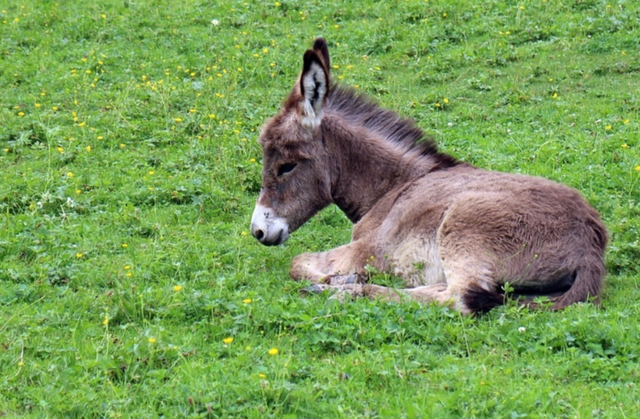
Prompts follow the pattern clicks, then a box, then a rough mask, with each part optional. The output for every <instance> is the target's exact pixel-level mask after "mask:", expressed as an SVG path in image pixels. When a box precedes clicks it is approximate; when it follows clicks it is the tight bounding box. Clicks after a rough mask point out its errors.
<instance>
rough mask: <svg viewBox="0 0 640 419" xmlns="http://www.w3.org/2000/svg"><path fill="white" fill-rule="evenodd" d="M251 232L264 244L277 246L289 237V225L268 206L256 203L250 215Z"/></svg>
mask: <svg viewBox="0 0 640 419" xmlns="http://www.w3.org/2000/svg"><path fill="white" fill-rule="evenodd" d="M251 234H252V235H253V237H255V238H256V240H258V241H259V242H260V243H262V244H264V245H265V246H277V245H279V244H282V243H284V242H286V241H287V239H288V238H289V225H288V224H287V222H286V221H285V220H284V219H283V218H280V217H276V216H274V215H273V212H272V210H271V209H270V208H266V207H263V206H262V205H256V209H255V210H254V211H253V217H251Z"/></svg>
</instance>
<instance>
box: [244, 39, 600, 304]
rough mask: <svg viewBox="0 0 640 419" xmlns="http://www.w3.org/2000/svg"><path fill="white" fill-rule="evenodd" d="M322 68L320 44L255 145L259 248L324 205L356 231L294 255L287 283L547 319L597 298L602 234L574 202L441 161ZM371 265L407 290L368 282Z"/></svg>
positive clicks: (546, 185)
mask: <svg viewBox="0 0 640 419" xmlns="http://www.w3.org/2000/svg"><path fill="white" fill-rule="evenodd" d="M330 67H331V66H330V59H329V50H328V47H327V43H326V42H325V40H324V39H322V38H318V39H316V41H315V42H314V44H313V48H312V49H310V50H307V51H306V52H305V53H304V56H303V65H302V73H301V75H300V78H299V79H298V81H297V83H296V84H295V85H294V87H293V89H292V90H291V93H290V94H289V96H288V97H287V98H286V100H285V101H284V103H283V105H282V108H281V110H280V112H279V113H278V114H277V115H276V116H275V117H274V118H272V119H270V120H268V121H267V122H266V124H265V125H264V127H263V129H262V132H261V134H260V137H259V140H258V141H259V143H260V145H261V146H262V151H263V165H264V166H263V170H262V188H261V191H260V195H259V196H258V200H257V203H256V206H255V210H254V212H253V216H252V219H251V233H252V234H253V236H254V237H255V238H256V239H257V240H259V241H260V242H261V243H262V244H264V245H267V246H272V245H279V244H281V243H284V242H285V241H286V240H287V239H288V238H289V235H290V234H291V233H292V232H293V231H295V230H296V229H297V228H299V227H300V226H302V225H303V224H304V223H305V222H306V221H307V220H309V219H310V218H311V217H312V216H313V215H314V214H316V213H317V212H318V211H320V210H321V209H323V208H325V207H326V206H328V205H329V204H331V203H334V204H336V205H337V206H338V207H339V208H340V209H341V210H342V211H343V212H344V213H345V214H346V216H347V217H348V218H349V220H351V221H352V222H353V223H354V227H353V232H352V241H351V243H349V244H347V245H344V246H340V247H338V248H335V249H333V250H329V251H326V252H320V253H304V254H301V255H298V256H296V257H295V258H294V259H293V261H292V264H291V271H290V276H291V277H292V278H293V279H295V280H308V281H311V283H313V284H315V285H312V286H311V287H310V289H311V290H312V291H314V290H315V291H317V290H325V289H330V290H332V291H334V292H338V293H339V295H342V296H344V295H345V294H349V295H352V296H367V297H370V298H382V299H385V300H393V301H400V300H401V299H403V298H410V299H415V300H418V301H421V302H437V303H440V304H443V305H448V306H450V307H453V308H455V309H457V310H459V311H461V312H462V313H478V312H480V313H482V312H486V311H488V310H490V309H492V308H494V307H496V306H498V305H501V304H504V302H505V298H506V297H510V298H517V299H518V300H519V301H520V302H521V303H522V304H536V303H535V299H536V298H537V297H547V298H548V299H549V300H551V303H550V306H551V308H552V309H562V308H564V307H566V306H568V305H569V304H572V303H576V302H581V301H587V300H594V301H595V302H599V296H600V292H601V290H602V286H603V277H604V274H605V267H604V262H603V257H604V251H605V247H606V245H607V231H606V229H605V227H604V225H603V223H602V222H601V221H600V218H599V215H598V213H597V212H596V211H595V210H594V209H593V208H592V207H590V206H589V204H588V203H587V202H586V201H585V200H584V198H582V196H581V195H580V194H579V192H577V191H576V190H574V189H571V188H569V187H567V186H564V185H560V184H558V183H555V182H552V181H550V180H546V179H542V178H537V177H531V176H523V175H514V174H508V173H498V172H491V171H486V170H482V169H479V168H476V167H474V166H472V165H470V164H467V163H463V162H460V161H458V160H456V159H455V158H453V157H451V156H449V155H446V154H444V153H441V152H440V151H438V148H437V146H436V144H435V143H434V142H433V141H431V140H430V139H428V138H426V136H425V134H424V132H423V131H422V130H421V129H419V128H418V127H416V126H415V125H414V123H413V122H412V121H410V120H408V119H404V118H402V117H400V116H398V115H397V114H396V113H394V112H392V111H389V110H385V109H383V108H381V107H380V106H379V105H378V104H377V103H375V102H374V101H373V100H371V99H369V98H367V97H365V96H364V95H362V94H360V93H358V92H357V91H355V90H354V89H351V88H348V87H344V86H341V85H338V84H335V83H332V81H331V78H330V71H329V69H330ZM367 266H370V267H373V268H375V269H376V270H378V271H380V272H387V273H389V274H392V275H395V276H398V277H400V278H401V279H402V280H403V281H404V282H405V284H406V286H407V288H406V289H403V290H396V289H393V288H387V287H382V286H378V285H374V284H366V278H367V275H366V273H367V269H366V268H367ZM507 284H508V285H507Z"/></svg>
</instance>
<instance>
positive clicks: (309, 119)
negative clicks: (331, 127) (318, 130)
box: [300, 44, 329, 128]
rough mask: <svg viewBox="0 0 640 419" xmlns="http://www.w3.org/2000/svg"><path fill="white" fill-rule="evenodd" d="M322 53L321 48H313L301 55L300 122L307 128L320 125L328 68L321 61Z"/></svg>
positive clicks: (327, 83)
mask: <svg viewBox="0 0 640 419" xmlns="http://www.w3.org/2000/svg"><path fill="white" fill-rule="evenodd" d="M314 47H315V45H314ZM325 49H326V44H325ZM322 55H323V52H322V50H316V49H315V48H314V49H313V50H307V52H305V53H304V57H303V66H302V75H301V76H300V93H301V94H302V101H303V103H302V121H301V122H302V125H304V126H306V127H309V128H315V127H318V126H319V125H320V122H321V121H322V108H323V106H324V101H325V99H326V97H327V93H328V92H329V69H328V68H327V67H326V65H325V63H324V62H323V60H324V57H322ZM327 56H328V50H327ZM321 57H322V58H321Z"/></svg>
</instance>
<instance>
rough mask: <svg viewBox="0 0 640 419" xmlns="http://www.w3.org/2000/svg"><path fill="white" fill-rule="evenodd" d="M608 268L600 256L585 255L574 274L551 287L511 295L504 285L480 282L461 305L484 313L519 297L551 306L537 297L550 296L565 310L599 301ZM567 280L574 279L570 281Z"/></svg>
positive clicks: (554, 306) (520, 300)
mask: <svg viewBox="0 0 640 419" xmlns="http://www.w3.org/2000/svg"><path fill="white" fill-rule="evenodd" d="M604 273H605V268H604V263H603V261H602V257H601V256H600V255H594V256H593V257H590V258H588V257H587V258H585V260H584V263H583V264H581V265H580V266H579V267H578V268H577V269H576V271H575V273H574V274H571V275H567V276H565V277H563V278H562V279H560V280H559V283H557V284H552V286H551V287H550V288H549V289H546V290H538V291H537V292H531V290H521V289H520V290H518V289H516V290H515V292H513V293H512V294H506V293H505V292H504V290H503V289H502V288H496V289H495V290H487V289H486V288H484V287H482V286H480V285H478V284H471V285H470V286H469V287H468V288H467V290H466V291H465V293H464V294H463V295H462V299H461V300H462V301H461V302H462V304H463V306H464V307H465V309H466V310H467V311H468V312H469V313H475V314H482V313H486V312H488V311H490V310H491V309H493V308H495V307H497V306H500V305H503V304H505V303H506V302H507V300H516V301H517V303H518V304H520V305H525V306H528V307H530V308H541V307H548V306H546V305H542V306H541V305H539V304H538V303H537V302H536V301H535V298H536V297H548V298H550V300H551V302H552V305H551V307H550V308H551V309H552V310H562V309H563V308H565V307H567V306H569V305H571V304H574V303H579V302H584V301H592V302H594V303H596V304H598V303H599V302H600V292H601V290H602V285H603V278H604ZM566 281H571V284H570V285H569V284H567V282H566Z"/></svg>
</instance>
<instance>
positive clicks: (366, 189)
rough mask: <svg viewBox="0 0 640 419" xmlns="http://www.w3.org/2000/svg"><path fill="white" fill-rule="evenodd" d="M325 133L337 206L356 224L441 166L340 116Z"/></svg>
mask: <svg viewBox="0 0 640 419" xmlns="http://www.w3.org/2000/svg"><path fill="white" fill-rule="evenodd" d="M322 131H323V133H322V134H323V140H324V141H325V145H326V147H327V151H328V154H329V160H330V161H329V164H330V166H331V171H332V183H331V187H332V190H331V196H332V199H333V202H334V203H335V204H336V205H337V206H338V207H339V208H340V209H341V210H342V211H343V212H344V213H345V214H346V215H347V217H348V218H349V219H350V220H351V221H352V222H353V223H356V222H358V221H359V220H360V219H361V218H362V217H363V216H364V215H365V214H366V213H367V212H369V210H370V209H371V208H372V207H373V206H374V205H375V204H376V203H378V202H379V201H380V200H381V199H382V198H383V197H384V196H385V195H387V194H389V193H393V192H394V191H396V190H400V189H401V188H402V186H403V185H406V184H408V183H410V182H411V181H413V180H415V179H416V178H418V177H421V176H424V175H426V174H427V173H429V172H430V171H431V170H433V168H434V167H436V166H437V161H436V159H435V158H434V159H430V158H429V156H425V155H421V154H420V152H419V151H418V150H413V149H411V148H407V147H406V146H405V145H403V144H395V143H392V142H388V141H385V140H384V139H383V138H381V136H380V135H379V134H378V133H376V132H374V131H372V130H369V129H367V128H364V127H362V126H357V125H351V124H349V123H348V121H346V120H344V119H343V118H341V117H339V116H334V115H326V116H325V118H324V121H323V124H322Z"/></svg>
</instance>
